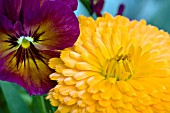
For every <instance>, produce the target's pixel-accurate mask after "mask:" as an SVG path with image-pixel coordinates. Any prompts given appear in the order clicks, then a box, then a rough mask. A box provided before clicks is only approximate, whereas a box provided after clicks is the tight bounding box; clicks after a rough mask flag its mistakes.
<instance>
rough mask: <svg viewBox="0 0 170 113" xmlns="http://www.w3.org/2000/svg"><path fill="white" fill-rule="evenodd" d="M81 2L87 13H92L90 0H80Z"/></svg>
mask: <svg viewBox="0 0 170 113" xmlns="http://www.w3.org/2000/svg"><path fill="white" fill-rule="evenodd" d="M80 1H81V3H82V4H83V5H84V6H85V7H86V9H87V10H88V12H89V14H90V15H92V14H93V12H92V8H91V3H90V0H80Z"/></svg>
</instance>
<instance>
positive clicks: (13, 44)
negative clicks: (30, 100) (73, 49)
mask: <svg viewBox="0 0 170 113" xmlns="http://www.w3.org/2000/svg"><path fill="white" fill-rule="evenodd" d="M76 8H77V1H76V0H64V1H59V0H56V1H54V0H53V1H50V0H44V1H42V0H0V54H1V56H0V64H1V67H0V80H3V81H9V82H15V83H17V84H19V85H21V86H22V87H23V88H25V89H26V90H27V91H28V93H29V94H30V95H37V94H38V95H40V94H45V93H47V92H48V91H49V89H51V88H52V87H54V85H56V84H57V83H56V82H54V81H50V79H49V74H50V73H52V70H51V69H50V68H49V67H48V60H49V58H51V57H54V56H59V53H58V52H57V50H62V49H64V48H65V47H70V46H72V45H73V44H74V42H75V41H76V40H77V37H78V35H79V24H78V20H77V18H76V16H75V14H74V13H73V10H75V9H76Z"/></svg>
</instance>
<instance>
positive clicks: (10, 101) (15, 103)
mask: <svg viewBox="0 0 170 113" xmlns="http://www.w3.org/2000/svg"><path fill="white" fill-rule="evenodd" d="M0 87H1V89H2V92H3V95H4V98H5V101H6V103H7V107H8V110H9V112H10V113H31V111H30V109H29V108H28V106H27V104H26V103H25V102H24V100H23V99H22V98H21V96H20V94H19V93H18V92H17V90H16V88H15V86H14V84H12V83H9V82H3V81H0Z"/></svg>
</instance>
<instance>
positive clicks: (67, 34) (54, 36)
mask: <svg viewBox="0 0 170 113" xmlns="http://www.w3.org/2000/svg"><path fill="white" fill-rule="evenodd" d="M36 18H40V19H41V20H38V19H37V20H35V19H34V18H33V19H32V20H30V21H29V23H28V24H30V23H33V24H31V25H30V26H31V29H34V30H36V29H37V26H39V28H38V30H37V34H40V33H41V32H44V34H43V35H41V37H40V38H39V39H38V40H37V42H38V43H37V44H36V45H37V46H38V45H41V46H43V50H44V49H45V50H47V49H48V50H61V49H64V48H66V47H70V46H72V45H73V44H74V42H75V41H76V40H77V37H78V36H79V23H78V19H77V18H76V16H75V14H74V12H73V11H72V10H71V9H70V8H68V7H67V5H65V4H63V3H60V2H59V1H48V2H44V3H43V5H42V7H41V10H40V13H39V15H37V17H36ZM38 24H39V25H38ZM35 25H36V26H35ZM26 26H29V25H26Z"/></svg>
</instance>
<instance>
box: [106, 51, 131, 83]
mask: <svg viewBox="0 0 170 113" xmlns="http://www.w3.org/2000/svg"><path fill="white" fill-rule="evenodd" d="M133 73H134V71H133V63H132V61H131V59H130V54H122V53H120V51H119V52H118V53H117V55H116V56H115V57H113V58H111V59H107V60H106V62H105V65H104V67H103V76H105V77H106V78H109V77H112V78H116V80H117V81H119V80H128V79H130V78H131V76H132V75H133Z"/></svg>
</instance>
